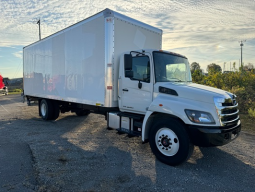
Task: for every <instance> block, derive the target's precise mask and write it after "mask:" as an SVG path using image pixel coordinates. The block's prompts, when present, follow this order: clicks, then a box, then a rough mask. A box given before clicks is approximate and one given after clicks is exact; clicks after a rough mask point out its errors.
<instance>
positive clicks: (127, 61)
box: [124, 54, 132, 71]
mask: <svg viewBox="0 0 255 192" xmlns="http://www.w3.org/2000/svg"><path fill="white" fill-rule="evenodd" d="M124 67H125V71H126V70H128V71H129V70H132V55H131V54H125V55H124Z"/></svg>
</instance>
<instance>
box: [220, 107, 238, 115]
mask: <svg viewBox="0 0 255 192" xmlns="http://www.w3.org/2000/svg"><path fill="white" fill-rule="evenodd" d="M237 111H238V109H237V108H234V109H228V108H226V109H224V110H221V113H222V114H231V113H235V112H237Z"/></svg>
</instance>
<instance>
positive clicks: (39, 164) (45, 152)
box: [0, 95, 255, 192]
mask: <svg viewBox="0 0 255 192" xmlns="http://www.w3.org/2000/svg"><path fill="white" fill-rule="evenodd" d="M21 101H22V98H21V97H20V96H19V95H9V96H0V191H1V192H2V191H78V192H79V191H196V192H197V191H207V192H209V191H254V189H255V182H254V181H255V147H254V146H255V136H254V135H251V134H248V133H245V132H242V133H241V135H240V137H239V138H238V139H236V140H235V141H233V142H232V143H230V144H228V145H225V146H222V147H215V148H198V147H196V148H195V151H194V154H193V155H192V156H191V158H190V159H189V160H188V162H186V163H184V164H182V165H180V166H178V167H171V166H167V165H165V164H162V163H161V162H159V161H158V160H156V158H155V157H154V155H153V154H152V152H151V150H150V147H149V144H148V143H146V144H142V142H141V138H139V137H133V138H129V137H127V136H126V135H125V134H122V135H119V134H117V132H116V131H115V130H107V129H106V121H105V120H104V116H102V115H96V114H90V115H88V116H86V117H77V116H75V115H74V114H71V113H66V114H61V115H60V117H59V119H57V120H56V121H48V122H46V121H43V120H42V119H41V118H40V117H39V116H38V108H37V106H27V105H26V104H25V103H22V102H21Z"/></svg>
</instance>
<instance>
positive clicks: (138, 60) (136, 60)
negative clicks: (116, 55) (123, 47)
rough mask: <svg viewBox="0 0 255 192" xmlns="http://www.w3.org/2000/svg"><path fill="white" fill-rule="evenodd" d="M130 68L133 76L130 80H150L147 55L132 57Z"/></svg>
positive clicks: (147, 81)
mask: <svg viewBox="0 0 255 192" xmlns="http://www.w3.org/2000/svg"><path fill="white" fill-rule="evenodd" d="M131 70H132V71H133V78H130V79H131V80H138V81H139V80H140V81H142V82H146V83H149V82H150V59H149V57H148V56H137V57H133V58H132V69H131ZM126 77H127V76H126Z"/></svg>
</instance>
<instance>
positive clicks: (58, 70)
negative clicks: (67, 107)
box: [24, 16, 105, 105]
mask: <svg viewBox="0 0 255 192" xmlns="http://www.w3.org/2000/svg"><path fill="white" fill-rule="evenodd" d="M104 38H105V33H104V17H103V16H101V17H96V18H95V19H90V20H89V21H84V22H83V23H79V25H77V26H73V27H71V28H67V29H66V30H64V31H62V32H60V33H58V34H56V35H54V36H52V37H51V38H47V39H45V40H44V41H42V42H39V43H36V44H33V45H31V46H28V47H26V48H24V93H25V95H31V96H36V97H43V98H52V99H57V100H64V101H70V102H76V103H84V104H91V105H95V104H96V103H101V104H104V98H105V58H104V57H105V47H104Z"/></svg>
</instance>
